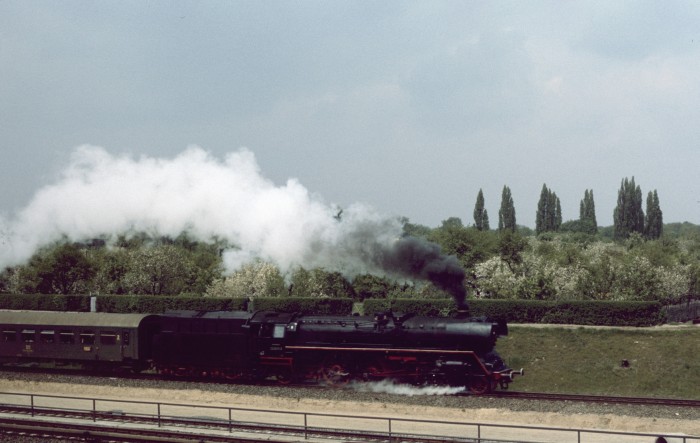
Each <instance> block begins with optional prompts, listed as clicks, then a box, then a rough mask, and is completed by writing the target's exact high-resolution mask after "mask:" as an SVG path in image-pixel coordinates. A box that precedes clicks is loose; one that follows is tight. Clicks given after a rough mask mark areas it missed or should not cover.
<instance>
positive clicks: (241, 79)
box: [0, 0, 700, 227]
mask: <svg viewBox="0 0 700 443" xmlns="http://www.w3.org/2000/svg"><path fill="white" fill-rule="evenodd" d="M699 103H700V3H698V2H680V1H670V2H658V1H648V2H644V1H642V2H639V1H635V2H625V1H615V2H609V1H600V2H593V1H588V2H518V1H513V2H457V1H445V2H441V1H430V2H425V1H415V2H405V1H381V2H377V1H372V2H370V1H352V2H344V1H319V2H312V1H293V2H282V1H209V2H194V1H186V2H180V1H149V2H144V1H119V2H92V1H89V2H88V1H73V2H54V1H24V0H23V1H14V0H4V1H0V146H1V147H2V161H1V162H0V189H2V191H0V214H2V216H3V217H5V218H11V217H13V214H15V213H17V212H19V211H21V210H22V209H23V208H25V207H26V206H27V205H29V204H30V203H31V202H32V201H33V199H35V194H36V193H37V192H38V191H40V190H41V189H44V188H46V187H47V186H52V185H54V184H55V183H57V181H60V180H61V177H63V175H62V174H64V171H65V169H66V168H69V167H70V164H71V161H73V162H75V153H76V148H77V147H79V146H82V145H85V144H89V145H93V146H99V147H101V148H103V149H104V150H105V151H106V152H107V153H109V155H113V156H126V157H128V158H131V159H132V161H134V162H138V161H139V159H143V158H148V159H151V160H153V159H155V160H154V161H158V160H157V159H161V160H162V161H165V162H167V161H170V160H172V159H174V158H176V157H178V156H179V155H181V154H182V153H183V152H185V151H186V150H187V148H188V146H191V145H196V146H199V147H201V149H202V150H204V151H205V152H207V153H209V155H210V156H211V157H212V158H214V159H217V158H218V159H224V158H226V156H227V155H229V154H230V153H235V152H238V151H239V150H240V149H241V148H247V149H248V150H249V151H250V152H252V153H253V155H254V157H255V160H256V162H257V165H258V167H259V169H260V174H261V175H262V176H264V177H266V178H267V179H269V180H271V181H272V182H273V183H275V184H278V185H280V186H282V185H284V183H286V182H287V180H288V179H290V178H296V179H297V180H298V182H299V183H300V184H301V186H303V187H305V188H306V189H308V191H309V192H310V193H311V194H313V195H315V196H316V197H315V198H318V199H321V200H323V201H324V202H327V203H328V204H337V205H339V206H341V207H348V206H349V205H351V204H353V203H356V202H361V203H364V204H367V205H369V206H371V207H373V208H376V210H378V211H380V212H382V213H386V214H390V215H401V216H406V217H408V218H409V219H410V220H411V221H412V222H415V223H420V224H424V225H428V226H431V227H434V226H438V225H439V224H440V222H441V221H442V220H444V219H446V218H448V217H460V218H461V219H462V220H463V221H464V222H465V224H470V223H473V219H472V210H473V208H474V203H475V200H476V195H477V193H478V191H479V189H483V192H484V196H485V199H486V207H487V209H488V211H489V215H490V218H491V225H492V227H494V226H495V225H497V221H498V207H499V205H500V198H501V191H502V188H503V186H504V185H507V186H509V187H510V189H511V191H512V194H513V198H514V202H515V207H516V216H517V222H518V223H519V224H522V225H527V226H530V227H534V219H535V210H536V206H537V201H538V199H539V194H540V191H541V188H542V185H543V184H546V185H547V186H548V187H549V188H550V189H551V190H553V191H554V192H556V193H557V195H558V196H559V198H560V200H561V203H562V210H563V218H564V220H570V219H576V218H578V209H579V203H580V201H581V199H582V198H583V195H584V192H585V190H586V189H592V190H593V192H594V197H595V204H596V210H597V217H598V222H599V224H601V225H611V224H612V213H613V209H614V206H615V204H616V198H617V191H618V189H619V188H620V182H621V180H622V179H623V178H625V177H630V178H631V177H634V178H635V180H636V182H637V184H639V185H640V187H641V189H642V192H643V195H644V196H646V194H647V192H649V191H652V190H654V189H656V190H657V191H658V194H659V199H660V202H661V209H662V210H663V213H664V221H665V222H681V221H690V222H693V223H700V186H699V185H698V168H699V167H700V146H699V145H700V142H699V141H700V106H699V105H698V104H699ZM71 158H73V160H71ZM221 161H223V160H221ZM64 198H65V197H64ZM76 198H77V197H76Z"/></svg>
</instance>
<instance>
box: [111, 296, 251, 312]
mask: <svg viewBox="0 0 700 443" xmlns="http://www.w3.org/2000/svg"><path fill="white" fill-rule="evenodd" d="M247 304H248V299H247V298H218V297H217V298H211V297H183V296H162V295H98V296H97V311H98V312H119V313H131V312H139V313H152V314H160V313H163V312H165V311H168V310H193V311H245V310H246V308H247Z"/></svg>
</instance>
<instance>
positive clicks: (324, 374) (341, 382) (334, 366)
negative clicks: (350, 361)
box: [321, 360, 350, 387]
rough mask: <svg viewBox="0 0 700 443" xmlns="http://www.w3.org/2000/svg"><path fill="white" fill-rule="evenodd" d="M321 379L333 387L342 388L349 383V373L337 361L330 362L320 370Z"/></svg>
mask: <svg viewBox="0 0 700 443" xmlns="http://www.w3.org/2000/svg"><path fill="white" fill-rule="evenodd" d="M321 379H322V380H323V381H324V382H325V383H326V384H328V385H329V386H333V387H342V386H345V385H346V384H348V382H349V381H350V371H348V369H347V367H346V366H345V365H344V364H343V363H341V362H339V361H335V360H334V361H330V362H328V363H325V364H324V365H323V367H322V368H321Z"/></svg>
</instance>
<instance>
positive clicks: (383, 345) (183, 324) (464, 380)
mask: <svg viewBox="0 0 700 443" xmlns="http://www.w3.org/2000/svg"><path fill="white" fill-rule="evenodd" d="M0 328H1V329H2V340H1V341H0V361H2V362H6V363H18V362H19V363H21V362H28V361H34V362H54V363H58V364H64V363H71V362H72V363H79V364H81V365H83V366H87V367H94V368H110V369H115V368H126V369H129V370H134V371H142V370H155V371H157V372H159V373H161V374H168V375H181V376H193V377H202V376H206V377H219V378H225V379H230V380H235V379H242V380H250V379H276V380H277V381H279V382H280V383H290V382H302V381H308V380H314V381H319V382H323V383H327V384H329V385H332V386H342V385H344V384H346V383H348V382H349V381H351V380H364V381H376V380H383V379H394V380H397V381H400V382H408V383H413V384H418V385H422V384H437V385H445V384H446V385H451V386H464V387H466V388H467V389H469V390H470V391H472V392H474V393H486V392H489V391H491V390H493V389H495V388H497V387H500V388H502V389H505V388H507V386H508V384H509V383H510V382H511V381H513V378H514V377H515V376H516V375H522V374H523V371H522V370H519V371H514V370H512V369H510V368H508V367H507V366H506V365H505V364H504V362H503V360H501V358H500V357H499V356H498V354H497V353H496V352H495V351H494V346H495V343H496V339H497V337H499V336H502V335H506V334H507V333H508V329H507V326H506V325H505V323H502V322H492V321H487V320H485V319H467V318H430V317H418V316H413V315H410V314H407V315H400V314H392V313H383V314H378V315H375V316H319V315H298V314H288V313H278V312H267V311H261V312H255V313H249V312H198V311H173V312H168V313H166V314H157V315H156V314H107V313H66V312H36V311H33V312H30V311H0Z"/></svg>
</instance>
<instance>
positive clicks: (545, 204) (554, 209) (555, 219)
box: [535, 184, 561, 234]
mask: <svg viewBox="0 0 700 443" xmlns="http://www.w3.org/2000/svg"><path fill="white" fill-rule="evenodd" d="M560 227H561V202H560V201H559V197H557V194H556V193H555V192H553V191H552V190H550V189H548V188H547V185H546V184H544V185H542V192H541V193H540V200H539V202H538V203H537V214H536V216H535V232H536V233H537V234H541V233H543V232H548V231H558V230H559V228H560Z"/></svg>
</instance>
